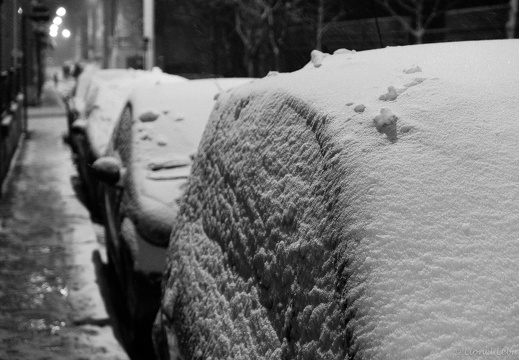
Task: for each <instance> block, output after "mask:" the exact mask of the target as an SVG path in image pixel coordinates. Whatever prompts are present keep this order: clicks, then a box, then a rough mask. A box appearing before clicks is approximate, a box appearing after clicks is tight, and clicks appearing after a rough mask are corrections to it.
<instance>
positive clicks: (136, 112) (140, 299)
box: [93, 78, 252, 346]
mask: <svg viewBox="0 0 519 360" xmlns="http://www.w3.org/2000/svg"><path fill="white" fill-rule="evenodd" d="M250 81H252V79H248V78H230V79H203V80H190V81H189V82H183V83H177V84H172V83H169V84H167V83H153V84H152V83H149V84H147V85H142V84H141V85H140V86H138V87H136V88H135V89H134V91H133V92H132V94H131V95H130V100H129V101H128V104H127V105H126V107H125V108H124V110H123V112H122V115H121V118H120V121H119V122H118V125H117V127H116V129H115V131H114V133H113V136H112V138H111V140H110V142H109V145H108V148H107V151H106V154H105V156H103V157H101V158H99V159H98V160H97V161H96V162H95V163H94V165H93V169H94V170H95V172H96V174H97V176H98V178H99V179H100V180H101V181H102V182H103V187H102V188H103V194H104V211H103V213H104V214H105V217H106V219H105V222H106V242H107V251H108V257H109V259H110V262H111V263H112V264H113V266H114V268H115V270H116V273H117V275H118V279H119V282H120V284H121V288H122V290H123V294H124V298H125V299H126V301H127V304H126V305H127V309H128V312H129V317H130V324H129V331H130V332H131V333H130V334H129V337H130V339H131V343H133V344H144V346H145V343H146V342H148V343H149V345H150V346H151V326H152V323H153V319H154V317H155V315H156V313H157V310H158V307H159V300H160V279H161V274H162V272H163V271H164V268H165V257H166V249H167V246H168V241H169V237H170V233H171V226H172V221H173V219H174V218H175V215H176V213H177V211H178V200H179V198H180V197H181V195H182V193H183V189H184V184H185V182H186V179H187V177H188V176H189V174H190V171H191V161H192V160H191V158H192V155H193V154H194V153H196V151H197V148H198V144H199V142H200V138H201V137H202V133H203V131H204V128H205V125H206V123H207V120H208V118H209V114H210V113H211V110H212V108H213V106H214V104H215V97H217V95H218V94H219V93H220V92H222V91H224V90H226V89H229V88H231V87H234V86H237V85H240V84H243V83H246V82H250Z"/></svg>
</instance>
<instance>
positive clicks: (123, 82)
mask: <svg viewBox="0 0 519 360" xmlns="http://www.w3.org/2000/svg"><path fill="white" fill-rule="evenodd" d="M187 81H188V80H187V79H185V78H183V77H181V76H176V75H170V74H166V73H163V72H161V71H157V70H155V71H142V70H132V69H130V70H121V69H107V70H99V71H97V75H96V76H95V77H93V79H92V83H91V85H90V89H91V90H90V91H89V96H88V100H87V105H86V111H85V112H86V114H85V115H86V116H87V120H88V121H87V127H86V131H87V136H88V138H89V141H90V144H91V146H92V149H93V150H94V152H95V153H96V154H97V157H99V156H101V155H103V153H104V152H105V150H106V146H107V145H108V142H109V140H110V136H111V134H112V132H113V130H114V128H115V126H116V124H117V121H118V119H119V116H120V115H121V112H122V110H123V108H124V106H125V105H126V102H127V101H128V97H129V95H130V93H131V91H132V89H133V87H134V86H144V85H145V84H150V83H151V84H165V83H180V82H187Z"/></svg>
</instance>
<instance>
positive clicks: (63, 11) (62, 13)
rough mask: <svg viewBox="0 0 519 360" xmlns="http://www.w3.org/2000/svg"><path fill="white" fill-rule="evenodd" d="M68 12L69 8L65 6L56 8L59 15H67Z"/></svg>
mask: <svg viewBox="0 0 519 360" xmlns="http://www.w3.org/2000/svg"><path fill="white" fill-rule="evenodd" d="M66 13H67V10H65V8H64V7H63V6H62V7H60V8H59V9H58V10H56V15H58V16H65V14H66Z"/></svg>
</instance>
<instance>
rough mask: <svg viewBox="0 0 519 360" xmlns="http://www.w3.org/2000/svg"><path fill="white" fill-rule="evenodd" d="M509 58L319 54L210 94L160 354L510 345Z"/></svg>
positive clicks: (516, 163) (514, 337) (514, 249)
mask: <svg viewBox="0 0 519 360" xmlns="http://www.w3.org/2000/svg"><path fill="white" fill-rule="evenodd" d="M518 54H519V40H495V41H480V42H459V43H441V44H427V45H412V46H403V47H388V48H384V49H378V50H370V51H362V52H354V51H348V50H340V51H337V52H335V53H334V55H327V54H323V53H320V52H317V51H314V52H313V53H312V61H311V62H310V63H309V64H308V65H307V66H305V67H304V68H303V69H301V70H299V71H296V72H293V73H287V74H278V75H276V76H269V77H266V78H264V79H261V80H258V81H256V82H253V83H251V84H250V85H246V86H241V87H239V88H237V89H235V90H234V91H232V92H230V93H225V94H222V95H221V96H220V97H219V99H218V102H217V104H216V105H215V110H214V111H213V112H212V114H211V117H210V120H209V122H208V125H207V128H206V131H205V133H204V137H203V139H202V140H201V144H200V147H199V151H198V153H197V156H196V158H195V160H194V162H193V165H192V172H191V176H190V178H189V181H188V183H187V185H186V190H185V195H184V197H183V200H182V203H181V205H180V211H179V213H178V215H177V217H176V218H175V222H174V225H173V230H172V237H171V240H170V246H169V249H168V262H167V270H166V272H165V274H164V279H163V284H164V287H163V293H162V302H161V309H160V311H159V313H158V315H157V320H156V326H155V330H154V336H155V343H156V344H157V348H158V353H159V354H160V355H161V358H163V359H179V358H183V359H213V360H216V359H226V360H228V359H308V360H310V359H312V360H313V359H458V358H459V357H460V356H463V355H472V356H474V355H477V354H480V355H481V354H484V351H490V349H493V351H494V354H496V351H497V352H499V354H504V355H506V354H510V355H507V356H509V357H510V358H511V356H512V355H513V354H515V355H517V353H518V352H519V345H518V344H519V303H518V300H517V294H518V293H519V275H518V274H519V261H518V260H517V259H518V258H519V241H518V237H519V183H518V181H519V151H518V142H517V134H518V133H519V121H518V119H517V113H518V111H519V102H518V101H517V99H518V98H519V83H518V79H519V58H518ZM179 354H181V355H182V356H183V357H179ZM499 354H498V355H499ZM505 357H506V356H504V357H503V358H505Z"/></svg>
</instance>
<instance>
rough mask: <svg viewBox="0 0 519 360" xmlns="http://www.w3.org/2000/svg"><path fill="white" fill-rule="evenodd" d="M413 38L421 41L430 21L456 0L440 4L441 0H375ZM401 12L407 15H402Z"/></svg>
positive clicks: (417, 41)
mask: <svg viewBox="0 0 519 360" xmlns="http://www.w3.org/2000/svg"><path fill="white" fill-rule="evenodd" d="M377 1H378V2H379V3H380V4H382V5H383V6H384V7H385V8H386V9H387V10H388V11H389V13H390V14H391V15H393V16H394V17H395V18H396V19H397V20H398V21H399V22H400V23H401V24H402V26H403V27H404V28H405V29H406V31H408V32H409V33H410V34H411V35H412V36H413V37H414V39H415V42H416V43H417V44H421V43H422V42H423V36H424V34H425V32H426V31H427V29H428V28H429V26H430V25H431V22H432V21H433V20H434V19H435V18H436V17H437V16H439V15H440V14H442V13H443V12H445V11H446V10H447V9H448V8H451V7H452V6H453V5H454V4H455V3H457V2H458V1H456V0H452V1H449V2H448V5H444V6H442V4H443V3H444V2H443V1H441V0H392V1H389V0H377ZM402 13H405V14H408V15H409V16H403V15H402Z"/></svg>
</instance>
